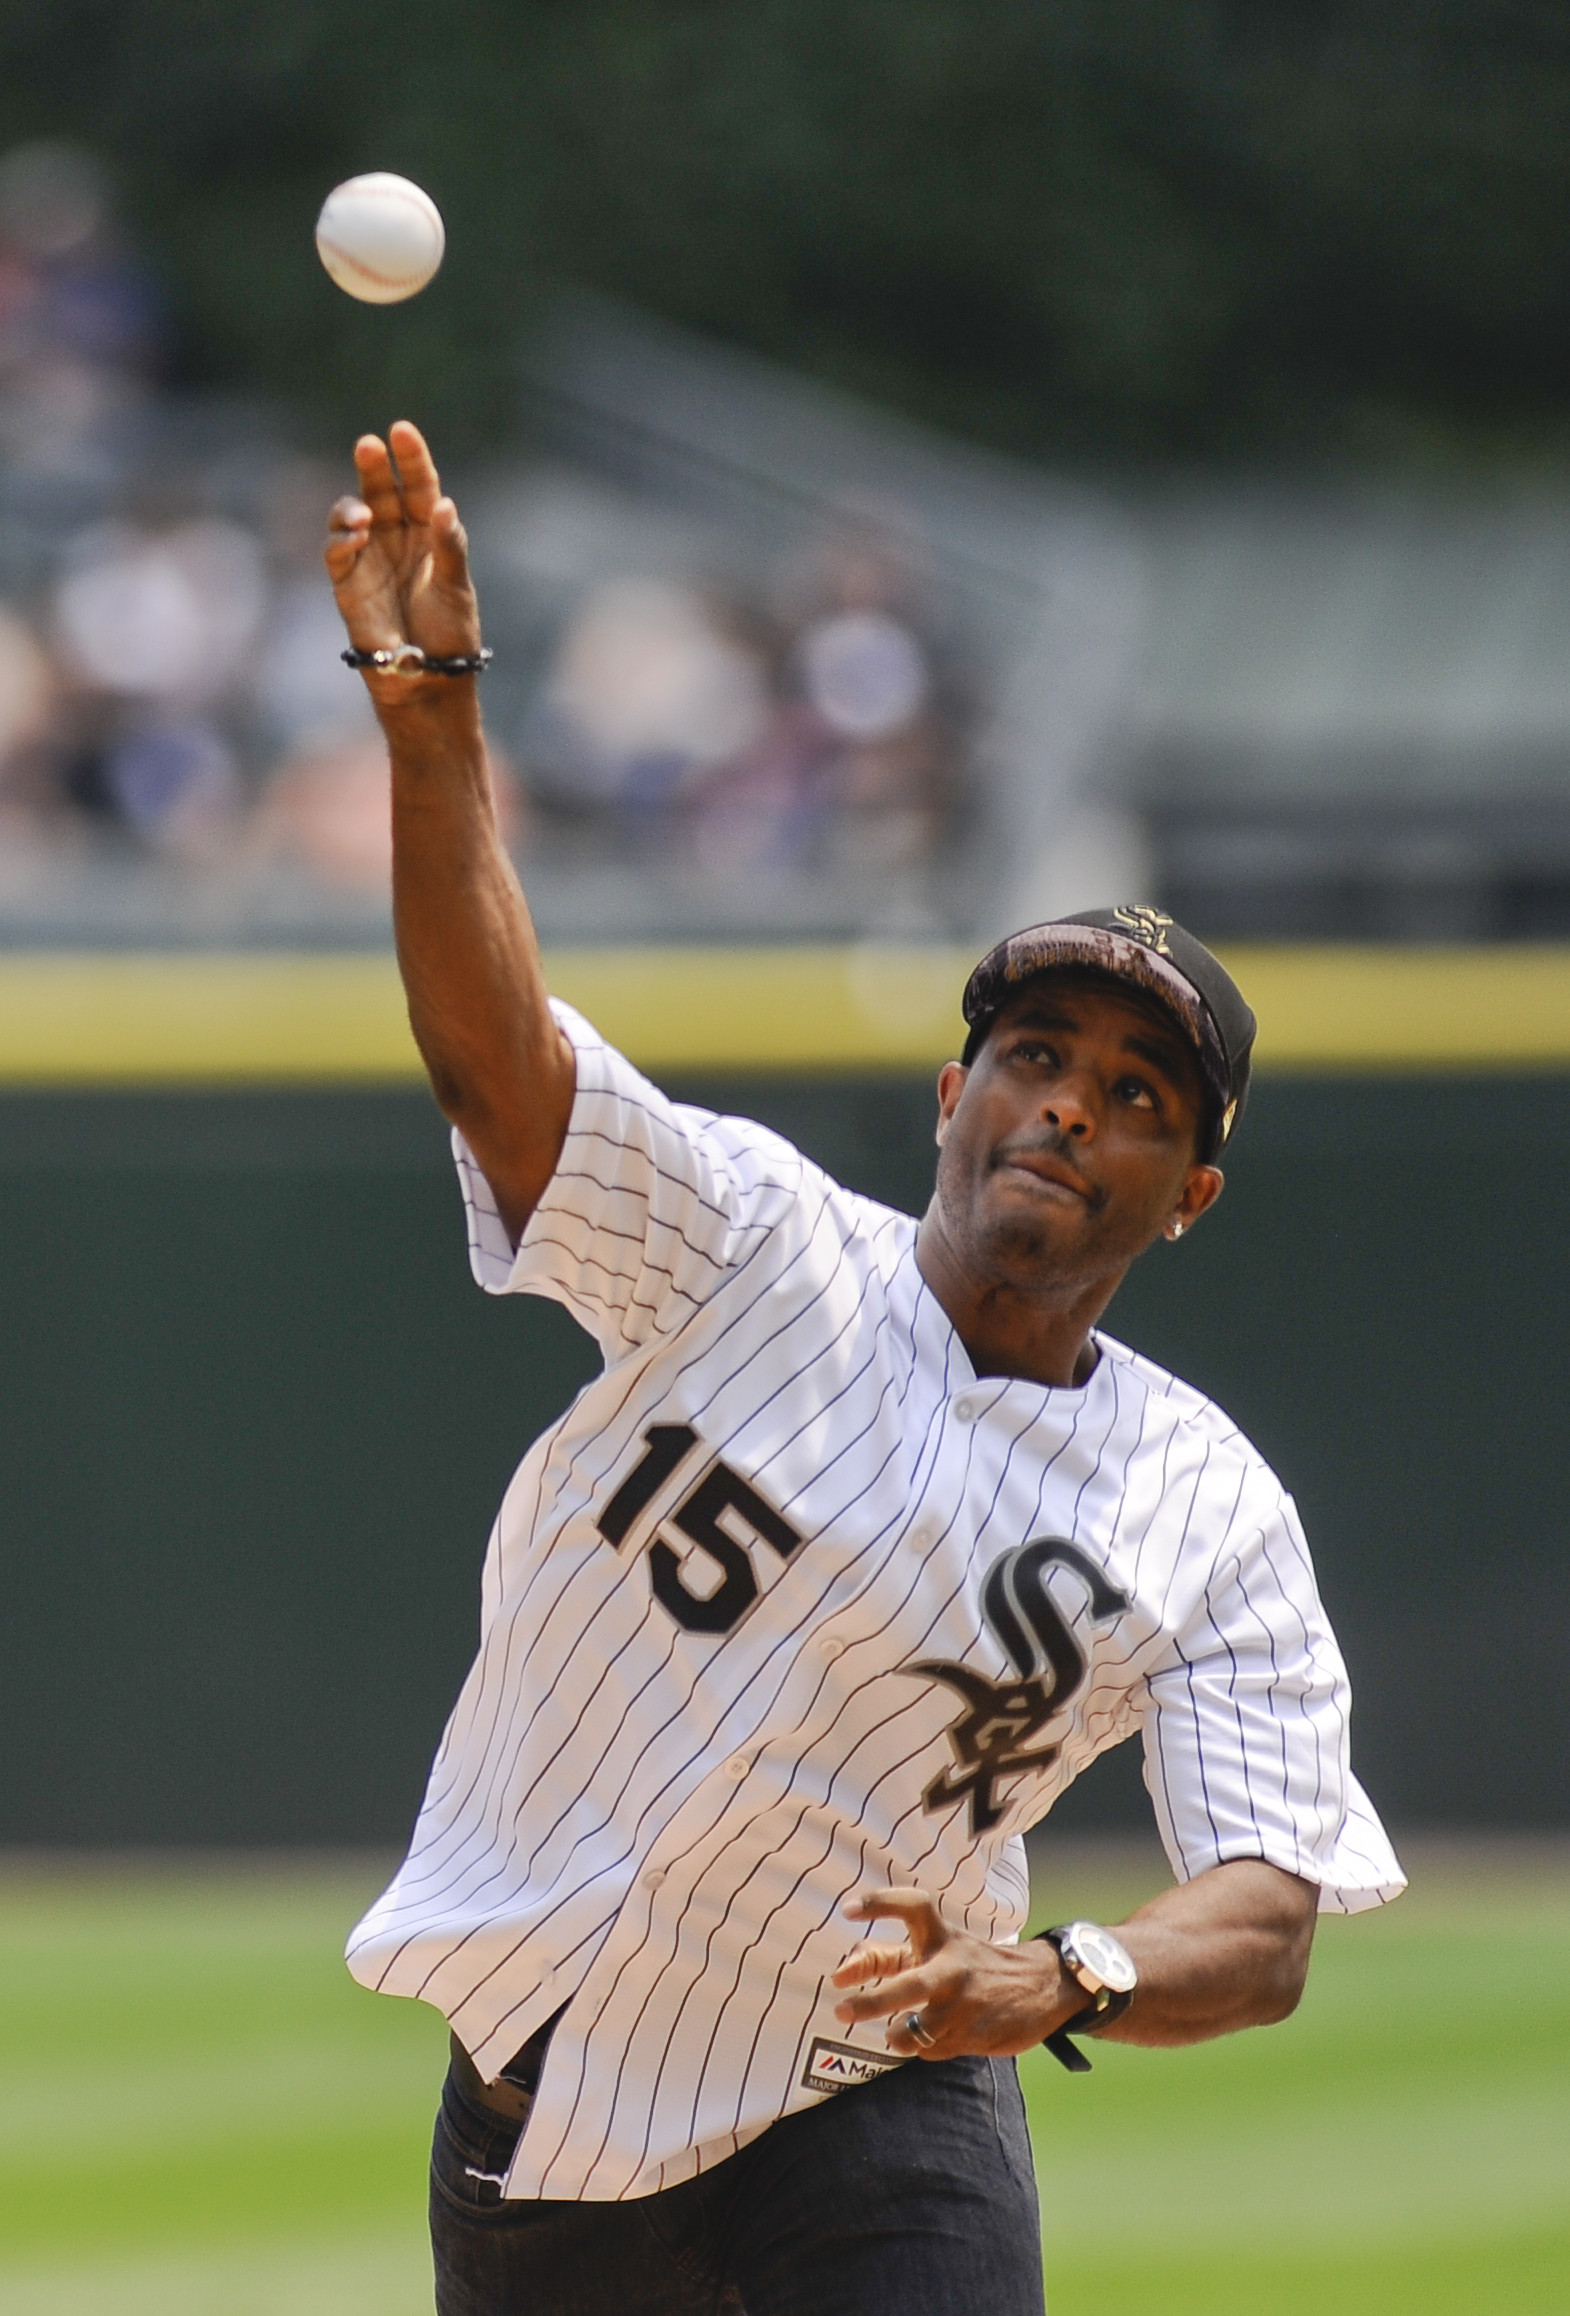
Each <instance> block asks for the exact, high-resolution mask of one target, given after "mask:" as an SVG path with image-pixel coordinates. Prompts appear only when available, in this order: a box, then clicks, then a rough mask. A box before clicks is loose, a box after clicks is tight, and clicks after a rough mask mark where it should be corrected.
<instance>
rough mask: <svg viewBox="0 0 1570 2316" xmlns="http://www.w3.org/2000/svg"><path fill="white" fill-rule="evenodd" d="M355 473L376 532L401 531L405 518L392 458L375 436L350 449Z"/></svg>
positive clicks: (377, 435)
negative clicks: (352, 449)
mask: <svg viewBox="0 0 1570 2316" xmlns="http://www.w3.org/2000/svg"><path fill="white" fill-rule="evenodd" d="M354 466H355V472H356V473H357V474H358V476H359V478H360V489H361V491H362V493H363V494H364V497H365V500H366V503H367V504H368V506H369V507H370V510H371V521H372V523H373V524H374V525H375V527H376V529H377V530H379V531H380V530H393V529H398V530H401V529H402V528H403V525H404V522H405V520H406V517H405V515H404V510H403V498H402V495H401V494H400V492H399V489H398V477H397V474H396V473H395V471H394V469H393V462H392V455H391V453H390V452H389V450H388V448H387V445H386V443H385V442H383V440H382V438H381V436H380V435H379V434H362V435H361V437H360V439H359V441H358V442H357V443H356V444H355V446H354Z"/></svg>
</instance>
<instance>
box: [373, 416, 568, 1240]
mask: <svg viewBox="0 0 1570 2316" xmlns="http://www.w3.org/2000/svg"><path fill="white" fill-rule="evenodd" d="M389 447H390V455H389ZM354 455H355V465H356V467H357V469H358V472H359V479H360V489H361V493H362V495H361V496H360V497H359V498H344V499H340V500H339V501H338V503H337V505H336V506H335V507H334V508H333V510H332V516H331V529H330V532H329V535H328V542H327V568H328V571H329V574H330V575H331V578H332V581H333V587H334V591H335V593H336V595H337V599H338V608H339V610H340V611H341V612H342V614H343V619H344V625H345V626H346V627H347V629H348V631H349V639H350V641H351V643H353V644H354V645H356V646H357V647H358V648H359V649H361V650H368V651H376V650H384V649H388V648H390V647H392V646H394V645H396V644H398V643H401V642H409V643H417V644H419V645H420V647H421V648H422V650H424V651H425V652H427V653H428V654H430V655H432V656H433V657H447V656H450V655H456V654H460V653H466V652H474V651H478V649H479V647H480V620H479V607H478V604H477V603H476V600H475V595H474V588H473V585H472V583H471V581H470V578H469V567H468V543H467V541H466V539H465V537H464V532H463V526H462V525H461V523H460V522H459V520H458V512H457V509H456V507H454V505H453V503H452V501H451V499H448V498H444V497H443V496H442V493H441V484H440V480H439V478H438V476H437V472H436V468H435V465H434V463H433V461H432V459H431V455H430V452H429V450H428V449H427V448H426V445H425V442H424V439H423V437H422V436H421V435H420V433H419V431H418V430H417V429H416V428H415V427H413V426H410V425H409V424H407V422H405V421H400V422H399V423H398V424H397V425H396V426H394V427H393V428H392V429H391V433H390V437H389V443H388V444H384V443H383V442H381V441H380V439H379V438H378V437H377V436H375V435H363V436H362V437H361V439H360V441H359V442H358V443H357V444H356V445H355V454H354ZM394 460H396V465H395V464H394ZM365 681H366V683H367V686H368V688H369V690H370V692H371V696H372V699H373V701H374V703H375V706H376V712H377V715H378V717H379V719H380V721H381V726H382V731H383V733H384V734H385V736H386V740H387V748H388V754H389V757H390V759H391V764H392V827H393V924H394V930H395V933H396V937H397V943H398V964H399V968H400V970H401V972H402V974H403V982H404V988H405V990H406V992H407V995H408V1000H409V1020H410V1024H411V1026H412V1028H413V1031H414V1036H415V1041H416V1043H417V1044H418V1046H419V1048H420V1052H421V1055H422V1056H423V1058H424V1061H425V1066H426V1068H427V1070H428V1071H429V1072H430V1078H431V1085H432V1088H433V1089H434V1092H435V1095H436V1099H437V1102H438V1103H439V1104H440V1106H441V1109H442V1110H443V1112H444V1113H445V1115H446V1116H447V1117H448V1118H449V1119H450V1120H451V1121H452V1123H453V1124H454V1125H455V1126H456V1127H457V1128H458V1129H459V1131H460V1132H461V1133H462V1135H463V1137H464V1140H465V1141H466V1142H467V1143H468V1145H469V1148H470V1149H471V1150H472V1151H473V1153H474V1156H475V1158H476V1160H477V1161H478V1163H479V1166H480V1168H481V1170H482V1172H483V1173H484V1175H485V1178H486V1180H487V1181H488V1182H489V1184H490V1187H491V1191H492V1193H493V1195H494V1197H495V1200H496V1204H497V1208H498V1211H499V1212H500V1215H501V1218H502V1221H503V1222H504V1223H505V1225H506V1227H507V1230H508V1232H509V1234H510V1235H511V1237H512V1239H513V1241H514V1243H515V1244H516V1242H517V1240H518V1239H519V1238H520V1237H521V1235H522V1232H523V1228H524V1225H525V1223H526V1222H527V1221H528V1219H529V1216H530V1215H531V1214H532V1213H533V1211H534V1209H535V1207H536V1205H537V1204H538V1203H539V1200H540V1197H541V1195H542V1194H543V1192H544V1190H545V1186H546V1184H547V1183H548V1182H549V1181H550V1179H551V1176H552V1174H553V1173H554V1172H555V1170H556V1165H557V1161H558V1159H559V1158H560V1156H561V1149H562V1143H563V1140H564V1138H565V1136H566V1132H567V1126H568V1121H569V1119H570V1117H571V1114H572V1103H573V1092H574V1084H575V1065H574V1060H573V1052H572V1048H571V1046H570V1045H569V1043H568V1041H567V1039H566V1038H565V1037H564V1036H563V1035H562V1033H561V1031H560V1029H559V1028H558V1027H557V1025H556V1022H555V1020H554V1018H553V1016H552V1014H551V1011H550V1007H549V1005H548V1003H547V1001H546V990H545V975H544V969H543V967H542V965H541V961H540V951H539V944H538V942H537V940H536V939H535V933H534V926H533V924H532V922H531V920H530V917H529V911H528V906H527V904H526V902H525V900H524V897H523V892H522V889H521V887H520V885H519V883H518V879H517V875H516V873H515V871H514V869H513V865H512V862H511V861H510V860H509V859H508V857H507V853H506V849H505V847H504V846H503V844H502V842H501V839H500V836H499V835H498V833H497V827H496V813H495V807H494V803H493V799H492V794H491V784H490V775H489V772H488V769H487V764H486V754H485V740H484V732H483V728H482V725H481V720H480V707H479V700H478V698H477V696H476V693H477V679H476V678H475V677H473V676H456V677H454V676H436V675H417V676H414V677H413V678H409V677H404V676H399V675H394V674H391V673H385V672H382V671H380V670H371V671H367V674H366V678H365Z"/></svg>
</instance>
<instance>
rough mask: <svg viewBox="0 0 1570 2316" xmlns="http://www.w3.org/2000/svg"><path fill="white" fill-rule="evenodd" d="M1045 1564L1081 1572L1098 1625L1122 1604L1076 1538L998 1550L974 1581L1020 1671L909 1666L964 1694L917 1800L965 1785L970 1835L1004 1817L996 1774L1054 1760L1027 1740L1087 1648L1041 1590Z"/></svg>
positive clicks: (1059, 1702) (943, 1798)
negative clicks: (944, 1758) (1005, 1674)
mask: <svg viewBox="0 0 1570 2316" xmlns="http://www.w3.org/2000/svg"><path fill="white" fill-rule="evenodd" d="M1052 1567H1059V1568H1068V1569H1071V1570H1072V1571H1073V1573H1074V1574H1075V1575H1076V1576H1077V1577H1078V1578H1079V1580H1080V1582H1081V1583H1082V1584H1083V1585H1084V1587H1085V1590H1086V1592H1087V1593H1088V1594H1089V1596H1090V1613H1091V1616H1092V1617H1093V1618H1094V1620H1095V1622H1096V1623H1097V1624H1104V1623H1105V1622H1106V1621H1107V1619H1108V1618H1109V1617H1114V1616H1120V1615H1121V1614H1122V1612H1123V1610H1124V1609H1126V1608H1127V1607H1128V1606H1129V1599H1128V1595H1127V1593H1125V1592H1120V1591H1119V1590H1118V1588H1117V1586H1116V1585H1114V1584H1109V1583H1108V1581H1107V1578H1106V1574H1105V1572H1104V1571H1103V1570H1102V1569H1100V1568H1098V1567H1097V1566H1096V1564H1095V1562H1094V1561H1093V1560H1092V1559H1090V1558H1089V1557H1088V1556H1087V1555H1086V1554H1085V1553H1083V1552H1082V1551H1081V1550H1080V1548H1079V1546H1078V1545H1077V1544H1071V1543H1070V1542H1069V1540H1068V1538H1067V1537H1066V1536H1042V1537H1038V1538H1037V1539H1036V1540H1035V1541H1034V1542H1033V1543H1030V1544H1017V1545H1016V1546H1015V1547H1014V1549H1013V1551H1012V1552H1005V1553H1004V1555H1003V1557H1002V1559H1001V1560H998V1561H995V1562H994V1564H993V1566H992V1567H991V1568H990V1569H989V1570H988V1572H987V1581H986V1583H985V1584H984V1585H983V1586H982V1588H981V1608H982V1614H983V1615H984V1616H985V1618H986V1620H987V1623H988V1625H989V1626H990V1627H991V1629H992V1631H993V1633H994V1634H995V1635H996V1637H997V1639H998V1641H999V1642H1000V1643H1001V1644H1002V1647H1003V1649H1004V1652H1005V1654H1006V1655H1007V1656H1008V1658H1009V1661H1010V1662H1011V1663H1012V1664H1013V1665H1014V1666H1015V1667H1016V1668H1017V1670H1018V1673H1019V1679H1018V1680H1015V1681H989V1680H988V1679H987V1677H986V1675H985V1674H984V1673H978V1672H976V1671H974V1670H973V1669H972V1667H971V1666H969V1665H951V1664H940V1663H939V1662H938V1661H937V1660H936V1659H935V1658H928V1659H926V1660H924V1661H923V1662H922V1663H921V1664H918V1665H912V1666H911V1667H910V1668H909V1669H910V1671H911V1672H913V1673H920V1674H923V1675H925V1676H926V1677H927V1678H928V1679H929V1680H936V1681H946V1682H947V1683H948V1685H949V1687H950V1688H951V1689H957V1690H958V1691H959V1694H960V1696H961V1697H962V1698H963V1699H964V1703H965V1710H964V1711H963V1712H962V1713H961V1714H960V1716H959V1718H958V1720H957V1721H955V1722H954V1723H953V1725H952V1727H951V1728H950V1730H949V1743H950V1745H951V1746H952V1747H953V1749H954V1765H952V1766H948V1767H945V1768H944V1769H943V1770H941V1771H940V1773H939V1774H938V1775H937V1776H936V1777H935V1778H934V1779H933V1781H932V1783H931V1784H930V1785H929V1786H928V1787H927V1790H926V1792H925V1793H924V1794H923V1796H922V1799H923V1801H924V1802H925V1804H926V1806H927V1808H928V1809H929V1810H935V1809H944V1808H947V1807H948V1805H949V1804H950V1803H952V1802H956V1801H959V1800H960V1799H962V1798H963V1797H964V1796H965V1795H967V1794H968V1795H969V1797H970V1830H971V1832H972V1833H973V1834H983V1833H987V1832H988V1831H990V1829H991V1828H992V1827H993V1826H995V1825H997V1824H998V1823H999V1821H1000V1820H1001V1818H1002V1816H1003V1804H1002V1803H1001V1802H1000V1801H999V1800H998V1797H997V1794H996V1791H995V1790H994V1788H995V1785H996V1781H997V1780H998V1779H999V1778H1004V1777H1013V1776H1016V1775H1017V1774H1018V1773H1019V1772H1020V1771H1022V1770H1031V1769H1046V1768H1049V1767H1050V1766H1051V1764H1052V1763H1053V1762H1054V1761H1055V1760H1056V1759H1057V1757H1058V1752H1059V1747H1058V1746H1057V1745H1038V1746H1036V1747H1035V1748H1034V1750H1032V1749H1031V1743H1030V1741H1031V1739H1032V1738H1033V1737H1035V1736H1037V1735H1038V1734H1039V1733H1040V1731H1041V1730H1043V1729H1044V1728H1045V1727H1046V1725H1047V1723H1048V1722H1049V1721H1050V1720H1051V1719H1052V1717H1053V1715H1054V1714H1056V1713H1060V1712H1061V1711H1062V1710H1063V1707H1064V1706H1065V1705H1066V1704H1067V1703H1068V1701H1069V1699H1070V1697H1072V1696H1073V1695H1074V1693H1075V1691H1076V1690H1077V1689H1078V1688H1079V1686H1080V1684H1081V1683H1082V1682H1083V1680H1084V1678H1085V1657H1084V1651H1083V1650H1082V1649H1081V1648H1080V1645H1079V1643H1078V1641H1076V1640H1075V1638H1074V1635H1073V1634H1072V1633H1071V1632H1070V1631H1069V1628H1068V1626H1067V1625H1066V1624H1065V1623H1064V1621H1063V1619H1062V1617H1061V1616H1060V1615H1059V1614H1058V1611H1057V1608H1056V1607H1055V1605H1054V1603H1053V1600H1052V1596H1051V1594H1050V1593H1049V1592H1048V1590H1047V1585H1046V1572H1047V1570H1048V1569H1049V1568H1052Z"/></svg>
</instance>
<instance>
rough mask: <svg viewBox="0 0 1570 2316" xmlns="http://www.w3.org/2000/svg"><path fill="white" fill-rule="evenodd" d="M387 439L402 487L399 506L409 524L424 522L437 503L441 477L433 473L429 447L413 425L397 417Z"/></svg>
mask: <svg viewBox="0 0 1570 2316" xmlns="http://www.w3.org/2000/svg"><path fill="white" fill-rule="evenodd" d="M387 439H388V442H389V444H390V445H391V448H392V454H393V457H394V458H395V459H396V460H397V461H398V480H399V482H400V483H401V484H402V486H403V503H404V506H405V507H406V508H407V510H408V515H409V520H410V522H412V523H428V522H429V521H430V519H431V517H432V516H433V515H434V514H435V512H436V509H437V506H438V505H439V503H440V501H441V495H442V484H441V477H440V475H439V474H438V473H437V472H436V461H435V459H434V458H432V456H431V453H430V446H429V445H428V443H427V442H426V439H425V437H424V435H423V434H422V433H421V432H420V430H419V428H418V427H417V426H411V424H410V423H409V421H408V419H407V418H400V419H399V420H398V421H397V423H396V425H394V426H392V427H390V428H389V429H388V435H387Z"/></svg>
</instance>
